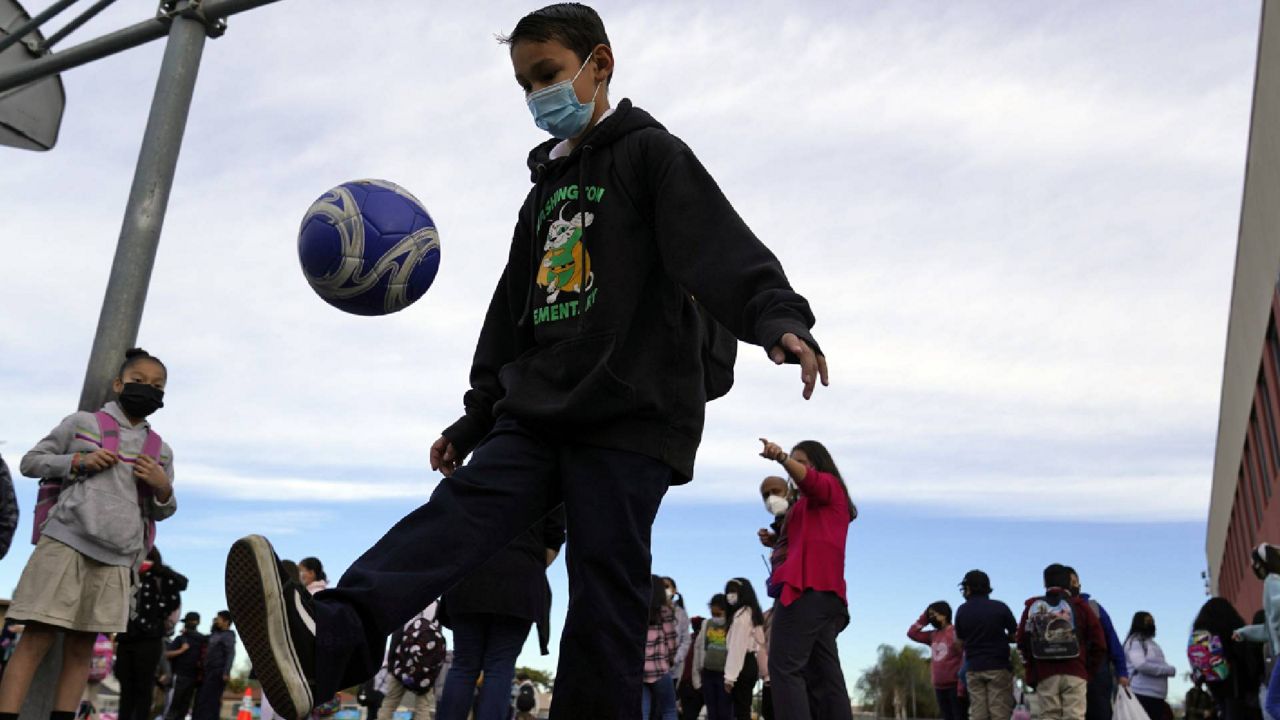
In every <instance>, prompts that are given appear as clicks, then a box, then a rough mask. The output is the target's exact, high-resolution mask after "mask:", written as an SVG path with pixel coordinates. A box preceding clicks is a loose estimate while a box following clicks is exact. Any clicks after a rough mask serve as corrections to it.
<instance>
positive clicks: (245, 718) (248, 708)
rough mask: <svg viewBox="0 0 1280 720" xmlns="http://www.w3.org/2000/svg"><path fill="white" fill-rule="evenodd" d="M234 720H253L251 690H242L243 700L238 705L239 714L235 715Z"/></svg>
mask: <svg viewBox="0 0 1280 720" xmlns="http://www.w3.org/2000/svg"><path fill="white" fill-rule="evenodd" d="M236 720H253V690H252V689H251V688H245V689H244V700H243V701H241V703H240V712H238V713H236Z"/></svg>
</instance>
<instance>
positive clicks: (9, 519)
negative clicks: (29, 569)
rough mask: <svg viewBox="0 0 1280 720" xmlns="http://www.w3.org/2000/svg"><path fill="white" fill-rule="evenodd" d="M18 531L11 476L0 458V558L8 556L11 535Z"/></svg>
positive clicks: (11, 540)
mask: <svg viewBox="0 0 1280 720" xmlns="http://www.w3.org/2000/svg"><path fill="white" fill-rule="evenodd" d="M17 529H18V496H17V494H16V493H14V491H13V476H12V475H10V474H9V466H8V465H6V464H5V463H4V458H2V457H0V558H2V557H4V556H5V555H7V554H9V546H10V545H11V544H13V533H14V532H15V531H17Z"/></svg>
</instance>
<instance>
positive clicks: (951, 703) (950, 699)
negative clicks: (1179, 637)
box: [933, 685, 1155, 720]
mask: <svg viewBox="0 0 1280 720" xmlns="http://www.w3.org/2000/svg"><path fill="white" fill-rule="evenodd" d="M933 696H934V697H935V698H937V699H938V712H939V713H940V714H941V715H942V720H965V718H966V717H968V713H966V712H964V711H963V710H962V709H961V707H960V695H959V693H958V692H957V691H956V688H955V686H954V685H953V686H951V687H949V688H934V689H933ZM1151 720H1155V718H1152V719H1151Z"/></svg>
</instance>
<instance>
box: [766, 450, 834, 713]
mask: <svg viewBox="0 0 1280 720" xmlns="http://www.w3.org/2000/svg"><path fill="white" fill-rule="evenodd" d="M760 441H761V442H762V443H764V450H763V451H762V452H761V453H760V456H761V457H763V458H766V459H769V460H773V461H775V462H777V463H779V464H780V465H782V467H783V468H784V469H785V470H786V472H787V475H788V476H789V477H790V478H791V480H792V481H793V482H794V483H795V484H796V488H797V490H798V495H797V498H796V500H795V502H794V503H793V504H792V506H791V508H790V509H789V510H787V513H786V516H785V517H784V519H783V521H782V524H781V528H780V530H779V531H778V533H777V534H776V535H775V536H773V537H770V538H768V541H769V542H767V544H769V545H771V546H772V547H773V557H772V562H771V565H772V574H771V575H770V577H769V595H770V596H771V597H773V598H774V599H775V600H776V602H775V604H774V611H773V628H772V631H771V637H770V640H769V675H770V680H771V685H772V688H773V706H774V708H775V712H776V718H777V720H810V718H813V717H821V718H824V719H830V720H849V719H850V718H851V717H852V713H851V712H850V706H849V694H848V689H847V687H846V686H845V682H844V673H843V672H842V671H841V670H840V656H839V654H838V652H837V650H836V636H837V635H839V634H840V632H841V631H842V630H844V628H845V627H846V626H848V624H849V601H848V598H847V597H846V595H845V582H844V550H845V541H846V539H847V538H848V535H849V523H851V522H853V520H854V518H856V517H857V516H858V509H857V507H856V506H855V505H854V504H853V500H852V499H850V497H849V489H848V487H847V486H845V484H844V479H843V478H841V477H840V471H839V470H838V469H837V468H836V464H835V461H834V460H832V459H831V453H829V452H827V449H826V448H825V447H823V446H822V444H821V443H818V442H814V441H812V440H806V441H804V442H802V443H799V444H798V445H796V446H795V447H794V448H792V450H791V452H790V453H787V452H785V451H784V450H783V449H782V448H781V447H779V446H778V445H777V444H775V443H771V442H769V441H768V440H766V439H764V438H760ZM811 703H812V705H811ZM811 707H812V708H813V709H814V710H816V711H817V712H818V714H817V715H814V714H811V712H810V708H811Z"/></svg>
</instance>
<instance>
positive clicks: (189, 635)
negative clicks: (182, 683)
mask: <svg viewBox="0 0 1280 720" xmlns="http://www.w3.org/2000/svg"><path fill="white" fill-rule="evenodd" d="M208 642H209V638H208V637H206V636H205V635H204V633H202V632H200V631H199V630H191V631H190V632H188V631H186V630H184V631H183V632H182V634H180V635H178V637H176V638H174V639H173V640H171V641H170V642H169V650H177V649H179V648H181V647H182V646H183V645H186V646H187V647H188V650H187V651H186V652H184V653H182V654H181V655H175V656H174V657H172V658H170V659H169V665H170V666H171V667H172V669H173V674H174V675H181V676H182V677H188V678H194V677H196V676H197V675H199V674H200V659H201V655H203V654H204V646H205V645H206V644H208Z"/></svg>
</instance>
